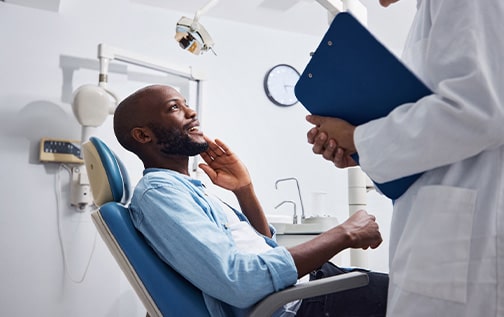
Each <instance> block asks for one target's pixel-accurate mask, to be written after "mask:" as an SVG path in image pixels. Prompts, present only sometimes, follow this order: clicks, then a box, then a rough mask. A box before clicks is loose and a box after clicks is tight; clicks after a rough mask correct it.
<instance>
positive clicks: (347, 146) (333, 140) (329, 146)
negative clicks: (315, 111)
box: [306, 115, 357, 168]
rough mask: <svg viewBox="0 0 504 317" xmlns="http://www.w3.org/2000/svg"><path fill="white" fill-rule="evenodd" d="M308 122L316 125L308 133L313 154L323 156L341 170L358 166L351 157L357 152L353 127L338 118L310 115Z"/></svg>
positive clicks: (307, 118)
mask: <svg viewBox="0 0 504 317" xmlns="http://www.w3.org/2000/svg"><path fill="white" fill-rule="evenodd" d="M306 120H307V121H308V122H310V123H313V124H315V125H316V126H315V127H313V128H311V129H310V130H309V131H308V133H307V138H308V143H309V144H313V147H312V150H313V153H315V154H321V155H322V157H323V158H324V159H326V160H328V161H331V162H333V163H334V165H336V166H337V167H339V168H345V167H350V166H356V165H357V164H356V162H355V161H354V160H353V159H352V157H351V156H350V155H351V154H353V153H355V152H356V150H355V144H354V142H353V132H354V130H355V127H354V126H353V125H351V124H349V123H348V122H346V121H344V120H341V119H338V118H331V117H321V116H314V115H308V116H307V117H306ZM338 140H340V141H338ZM338 142H340V143H338Z"/></svg>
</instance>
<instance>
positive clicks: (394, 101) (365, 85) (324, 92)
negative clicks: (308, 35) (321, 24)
mask: <svg viewBox="0 0 504 317" xmlns="http://www.w3.org/2000/svg"><path fill="white" fill-rule="evenodd" d="M294 92H295V94H296V97H297V99H298V100H299V102H301V104H302V105H303V106H304V107H305V108H306V109H307V110H308V111H309V112H310V113H312V114H317V115H322V116H331V117H338V118H341V119H343V120H345V121H348V122H350V123H351V124H353V125H360V124H363V123H366V122H368V121H371V120H373V119H377V118H381V117H384V116H386V115H388V114H389V113H390V112H391V111H392V110H393V109H394V108H396V107H397V106H400V105H402V104H404V103H409V102H416V101H417V100H419V99H421V98H422V97H425V96H427V95H430V94H432V92H431V91H430V90H429V88H428V87H427V86H425V84H423V83H422V82H421V81H420V80H419V79H418V77H416V75H415V74H413V73H412V72H411V71H410V70H409V69H408V68H407V67H406V66H405V65H404V64H403V63H402V62H401V61H400V60H399V59H398V58H397V57H396V56H394V54H392V53H391V52H390V51H389V50H388V49H387V48H386V47H385V46H383V45H382V44H381V43H380V42H379V41H378V40H377V39H376V38H375V37H374V36H373V35H372V34H371V33H370V32H369V31H368V30H367V29H366V28H365V27H364V26H363V25H362V24H360V22H359V21H358V20H357V19H356V18H355V17H354V16H352V15H351V14H350V13H346V12H342V13H339V14H338V15H336V17H335V18H334V19H333V21H332V23H331V25H330V27H329V29H328V31H327V32H326V34H325V35H324V37H323V39H322V41H321V42H320V44H319V46H318V47H317V50H316V51H315V52H314V53H313V55H312V57H311V59H310V61H309V63H308V65H307V66H306V68H305V70H304V71H303V73H302V74H301V76H300V78H299V80H298V82H297V83H296V86H295V88H294ZM353 158H354V160H355V161H356V162H357V163H358V162H359V158H358V155H354V156H353ZM421 174H422V173H419V174H415V175H411V176H407V177H403V178H400V179H397V180H394V181H390V182H386V183H376V182H374V183H375V186H377V187H378V189H379V190H380V191H381V192H382V193H383V194H384V195H385V196H387V197H389V198H391V199H397V198H399V197H400V196H401V195H402V194H403V193H404V192H405V191H406V190H407V189H408V188H409V186H410V185H411V184H413V183H414V182H415V181H416V180H417V179H418V177H420V175H421Z"/></svg>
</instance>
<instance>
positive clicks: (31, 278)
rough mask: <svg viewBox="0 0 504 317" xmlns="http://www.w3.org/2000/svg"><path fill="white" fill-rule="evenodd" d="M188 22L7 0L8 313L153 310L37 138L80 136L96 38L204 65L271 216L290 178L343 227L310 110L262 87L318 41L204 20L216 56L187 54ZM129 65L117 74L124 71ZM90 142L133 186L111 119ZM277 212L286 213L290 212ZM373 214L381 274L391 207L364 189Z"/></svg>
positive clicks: (119, 0) (2, 107)
mask: <svg viewBox="0 0 504 317" xmlns="http://www.w3.org/2000/svg"><path fill="white" fill-rule="evenodd" d="M185 14H191V13H187V12H186V13H185ZM180 16H181V13H176V12H169V11H165V10H161V9H154V8H151V7H147V6H143V5H138V4H131V3H130V2H129V1H126V0H108V1H102V0H88V1H77V0H66V1H61V4H60V10H59V13H55V12H51V11H44V10H37V9H31V8H27V7H21V6H16V5H11V4H6V3H3V2H2V3H0V28H1V29H2V32H0V43H1V49H0V70H1V73H0V87H1V88H0V145H1V147H2V150H1V151H0V157H1V162H2V165H1V167H0V175H1V177H2V182H1V183H0V193H1V199H2V200H1V201H2V208H1V210H0V254H1V260H0V280H1V281H2V283H1V284H2V285H1V286H0V315H1V316H33V315H38V316H74V317H87V316H107V317H108V316H110V317H112V316H121V317H129V316H144V315H145V312H144V310H143V307H142V305H141V304H140V303H139V301H138V300H137V298H136V296H135V294H134V293H133V291H132V290H131V289H130V287H129V285H128V283H127V281H126V280H125V279H124V277H123V275H122V273H121V272H120V270H119V268H118V266H117V265H116V263H115V262H114V260H113V259H112V257H111V256H110V254H109V253H108V250H107V249H106V247H105V245H104V244H103V243H102V241H101V239H100V238H99V237H97V236H96V231H95V229H94V226H93V224H92V223H91V221H90V218H89V210H86V211H84V212H81V213H79V212H76V211H75V209H73V208H71V207H69V205H68V191H69V189H68V173H67V172H66V170H64V169H60V167H59V166H58V165H57V164H41V163H40V162H39V161H38V147H39V141H40V139H41V138H42V137H52V138H63V139H79V138H80V127H79V125H78V124H77V122H76V120H75V119H74V118H73V115H72V112H71V107H70V104H69V103H68V100H69V96H70V93H71V91H73V90H74V89H75V88H77V87H78V86H80V85H81V84H87V83H96V81H97V76H98V71H97V70H96V67H97V60H96V48H97V44H98V43H107V44H110V45H114V46H117V47H121V48H124V49H128V50H131V51H133V52H138V53H140V54H143V55H145V56H151V57H153V58H154V59H155V60H164V61H166V62H167V63H172V64H179V65H191V66H193V67H195V68H198V69H201V70H204V71H205V73H206V74H207V80H206V81H205V88H204V109H203V110H202V113H201V117H202V122H203V127H204V130H205V132H206V133H207V134H208V135H210V136H212V137H219V138H221V139H222V140H224V141H225V142H226V143H227V144H228V145H229V146H230V147H231V148H232V149H233V150H234V151H235V152H237V153H238V154H239V155H240V157H241V158H242V160H243V161H244V162H245V163H246V164H247V165H248V167H249V170H250V173H251V174H252V176H253V180H254V182H255V187H256V190H257V192H258V195H259V197H260V198H261V200H262V202H263V205H264V207H265V209H266V211H267V212H268V213H276V212H280V211H275V210H274V208H273V207H274V206H275V205H276V204H278V203H279V202H281V201H282V200H286V199H289V200H296V201H297V193H296V190H295V189H296V187H295V184H294V183H285V184H281V186H280V188H279V189H278V190H275V188H274V182H275V180H276V179H279V178H285V177H296V178H297V179H298V180H299V182H300V186H301V190H302V195H303V200H304V204H305V207H306V209H307V213H308V214H309V213H310V211H309V206H310V204H311V202H310V198H311V195H310V194H311V192H315V191H324V192H327V193H328V204H327V209H328V212H330V213H331V214H332V215H334V216H337V217H338V218H339V219H340V220H343V219H345V218H346V216H347V206H346V204H347V189H346V171H341V170H338V169H336V168H334V167H333V166H332V165H331V164H330V163H328V162H326V161H324V160H322V159H321V158H319V157H316V156H315V155H313V154H312V153H311V148H310V146H309V145H308V144H307V143H306V132H307V130H308V129H309V125H308V124H307V123H306V122H305V120H304V116H305V115H306V114H307V112H306V111H305V109H304V108H303V107H302V106H301V105H299V104H298V105H295V106H293V107H289V108H280V107H277V106H274V105H273V104H272V103H270V102H269V101H268V99H267V97H266V96H265V94H264V92H263V86H262V85H263V77H264V74H265V73H266V72H267V70H268V69H269V68H271V67H272V66H274V65H275V64H278V63H289V64H292V65H293V66H295V67H296V68H297V69H298V70H300V71H302V69H303V68H304V66H305V65H306V63H307V61H308V59H309V52H310V51H312V50H314V49H315V48H316V46H317V44H318V41H319V38H318V37H312V36H305V35H300V34H293V33H288V32H279V31H273V30H269V29H264V28H259V27H251V26H246V25H242V24H238V23H229V22H225V21H222V20H221V21H219V20H214V19H211V18H203V19H202V20H201V22H202V23H204V25H205V27H206V28H207V30H209V31H210V33H211V34H212V36H213V37H214V40H215V42H216V43H217V44H216V45H215V50H216V52H217V54H218V55H217V56H213V55H212V54H205V55H203V56H193V55H191V54H189V53H187V52H184V51H183V50H181V49H180V48H179V47H178V46H177V44H176V43H175V41H174V40H173V31H174V26H175V22H176V21H177V20H178V19H179V18H180ZM325 22H326V21H314V23H325ZM121 67H122V66H121V65H116V69H117V70H118V71H119V72H120V71H121V70H122V69H123V68H121ZM153 78H155V77H153ZM144 84H145V82H139V81H135V80H131V78H130V79H128V77H127V76H126V75H125V74H117V73H115V74H113V75H112V76H111V79H110V88H111V89H113V90H115V91H116V92H117V93H118V94H119V95H120V96H121V97H125V96H126V94H128V93H129V92H131V91H133V90H134V89H136V88H138V87H140V86H143V85H144ZM96 133H97V135H98V136H99V137H100V138H102V139H104V140H105V141H106V142H107V143H109V144H110V145H111V146H112V148H113V149H114V150H115V151H116V152H117V153H119V154H120V156H122V158H123V159H124V160H125V162H126V164H127V165H128V168H129V170H130V173H131V176H132V179H133V180H136V179H138V178H139V177H140V175H141V172H142V166H141V164H140V162H139V161H138V159H136V157H133V156H132V155H131V154H129V153H127V152H125V151H123V150H122V149H121V148H120V146H118V144H117V142H116V141H115V138H114V136H113V132H112V127H111V118H109V119H108V120H107V122H106V123H105V124H104V125H103V126H102V127H101V128H99V129H98V130H97V132H96ZM58 179H59V181H58ZM60 194H61V199H59V200H58V199H57V197H58V195H60ZM223 196H224V198H228V199H230V200H231V201H232V199H233V198H232V197H229V195H227V194H223ZM58 201H59V203H60V208H58ZM298 209H299V208H298ZM281 210H282V211H283V212H289V210H288V207H287V206H284V207H282V209H281ZM369 210H370V211H371V212H373V213H375V214H376V216H377V218H378V221H379V223H380V225H381V227H382V232H383V236H384V239H385V242H384V243H383V245H382V246H381V247H380V248H379V249H377V250H374V251H370V252H369V258H370V268H372V269H375V270H381V271H387V247H388V244H387V240H388V239H387V238H388V228H389V222H390V212H391V206H390V202H389V201H388V200H387V199H384V198H383V197H380V196H379V195H378V194H376V193H370V194H369ZM58 224H59V225H60V226H59V228H60V230H58ZM95 243H96V245H95ZM63 251H64V252H65V255H66V261H64V257H63ZM88 261H90V262H89V263H90V264H89V269H88V270H86V265H87V263H88ZM65 262H66V267H65ZM83 277H84V279H83V281H82V282H81V283H78V282H76V281H78V280H80V279H81V278H83Z"/></svg>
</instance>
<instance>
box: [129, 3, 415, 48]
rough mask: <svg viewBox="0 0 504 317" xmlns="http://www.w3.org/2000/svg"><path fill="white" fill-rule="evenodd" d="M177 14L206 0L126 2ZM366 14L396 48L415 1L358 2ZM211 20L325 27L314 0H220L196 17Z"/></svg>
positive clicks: (312, 30) (291, 28) (315, 31)
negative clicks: (384, 5) (381, 4)
mask: <svg viewBox="0 0 504 317" xmlns="http://www.w3.org/2000/svg"><path fill="white" fill-rule="evenodd" d="M130 1H131V2H134V3H138V4H143V5H148V6H154V7H158V8H164V9H168V10H171V11H178V12H180V13H181V14H183V15H185V16H187V17H189V18H193V17H194V14H195V12H196V11H197V10H198V9H200V8H202V7H203V6H204V5H206V4H207V3H209V0H184V1H180V0H130ZM353 1H357V0H353ZM361 3H362V4H363V5H364V6H365V7H366V8H367V11H368V26H369V28H370V29H372V31H373V32H374V33H375V35H376V36H377V37H378V38H379V39H380V40H382V41H383V42H384V43H385V44H386V45H387V46H389V47H392V48H396V49H400V48H402V46H403V42H404V39H405V38H406V35H407V31H408V29H409V26H410V24H411V21H412V18H413V15H414V13H415V10H416V1H415V0H403V1H401V2H398V3H396V4H393V5H391V6H390V7H389V8H383V7H381V6H380V5H379V1H378V0H361ZM205 17H214V18H219V19H225V20H230V21H235V22H240V23H247V24H252V25H256V26H262V27H267V28H274V29H278V30H284V31H288V32H295V33H299V34H309V35H316V36H321V35H323V34H324V33H325V31H326V30H327V27H328V18H327V11H326V9H325V8H324V7H322V5H320V4H319V3H318V2H316V1H315V0H246V1H243V0H238V1H237V0H220V1H219V2H218V3H217V4H216V5H215V6H214V7H212V8H210V9H209V10H208V11H207V12H206V13H204V14H203V15H201V16H200V22H201V23H202V24H203V25H204V19H205Z"/></svg>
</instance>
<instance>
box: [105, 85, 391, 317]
mask: <svg viewBox="0 0 504 317" xmlns="http://www.w3.org/2000/svg"><path fill="white" fill-rule="evenodd" d="M114 131H115V134H116V137H117V139H118V141H119V143H121V145H122V146H123V147H124V148H126V149H127V150H129V151H131V152H133V153H135V154H136V155H137V156H138V157H139V158H140V159H141V160H142V161H143V163H144V167H145V171H144V176H143V178H142V179H141V180H140V181H139V183H138V185H137V186H136V188H135V191H134V194H133V198H132V200H131V205H130V211H131V217H132V219H133V222H134V224H135V226H136V228H137V229H138V230H139V231H140V232H142V234H143V235H144V236H145V237H146V239H147V240H148V241H149V244H150V245H151V246H152V247H153V248H154V249H155V251H156V252H157V254H158V255H159V256H160V257H161V258H162V259H163V260H164V261H165V262H167V263H168V264H169V265H170V266H172V267H173V268H174V269H175V270H176V271H178V272H179V273H180V274H182V275H183V276H184V277H185V278H186V279H187V280H189V281H190V282H191V283H193V284H194V285H195V286H196V287H197V288H199V289H201V290H202V292H203V295H204V297H205V302H206V305H207V308H208V310H209V312H210V314H211V315H212V316H229V315H235V316H240V315H244V314H245V313H246V312H247V310H248V309H249V308H250V307H251V306H252V305H253V304H255V303H256V302H257V301H259V300H260V299H262V298H263V297H265V296H267V295H268V294H270V293H273V292H276V291H279V290H281V289H284V288H286V287H288V286H291V285H293V284H295V283H296V282H297V281H298V279H300V278H302V277H307V276H308V274H309V273H310V272H315V273H314V274H313V275H312V276H311V278H320V277H324V276H328V275H333V274H339V273H342V272H345V270H342V269H340V268H337V267H336V266H334V265H329V264H327V261H328V260H329V259H330V258H332V257H333V256H334V255H335V254H337V253H338V252H340V251H342V250H344V249H346V248H363V249H366V248H368V247H371V248H376V247H378V245H379V244H380V243H381V241H382V238H381V235H380V232H379V230H378V225H377V223H376V222H375V218H374V216H372V215H369V214H367V213H366V212H365V211H359V212H357V213H355V214H354V215H353V216H352V217H350V218H349V219H348V220H347V221H345V222H344V223H342V224H341V225H339V226H336V227H334V228H332V229H330V230H328V231H327V232H325V233H322V234H321V235H319V236H317V237H316V238H314V239H313V240H311V241H308V242H306V243H303V244H301V245H298V246H295V247H291V248H289V249H287V248H285V247H282V246H278V245H277V243H276V242H275V230H274V228H273V227H271V226H270V225H269V224H268V222H267V220H266V217H265V215H264V212H263V209H262V207H261V205H260V203H259V201H258V199H257V197H256V194H255V191H254V188H253V185H252V182H251V178H250V175H249V173H248V171H247V169H246V167H245V166H244V165H243V163H242V162H241V161H240V160H239V159H238V157H237V156H236V155H235V154H234V153H233V152H232V151H231V150H230V149H229V148H228V147H227V146H226V145H225V144H224V143H223V142H221V141H220V140H215V141H214V140H211V139H209V138H208V137H206V136H204V135H203V133H202V132H201V131H200V130H199V122H198V120H197V118H196V112H195V111H194V110H193V109H190V108H189V107H188V106H187V104H186V100H185V98H184V97H183V96H182V95H181V94H180V93H179V92H178V91H177V90H175V89H174V88H172V87H169V86H161V85H153V86H148V87H145V88H143V89H140V90H139V91H137V92H135V93H134V94H132V95H131V96H129V97H127V98H126V99H125V100H124V101H123V102H121V103H120V104H119V106H118V107H117V109H116V112H115V115H114ZM198 154H199V155H201V157H202V158H203V160H204V161H205V163H206V164H204V163H202V164H200V165H199V167H200V168H201V169H202V170H203V171H204V172H205V173H206V174H207V175H208V177H209V178H210V179H211V181H212V182H213V183H214V184H216V185H218V186H220V187H222V188H224V189H227V190H230V191H232V192H233V193H234V194H235V196H236V198H237V200H238V202H239V205H240V209H241V211H238V210H235V209H234V208H232V207H230V206H229V205H227V204H225V203H224V202H222V201H220V200H219V199H218V198H216V197H213V196H212V195H210V194H209V193H207V192H206V190H205V187H204V185H203V184H202V182H201V181H199V180H197V179H193V178H191V177H190V176H189V171H188V162H189V157H190V156H194V155H198ZM369 275H370V285H369V286H367V287H362V288H358V289H354V290H350V291H346V292H341V293H335V294H331V295H327V296H321V297H318V298H314V299H308V300H304V301H302V302H301V301H299V302H296V303H292V305H291V306H290V307H288V308H287V307H286V308H284V309H283V310H281V311H279V312H278V315H279V316H282V315H283V316H292V315H296V312H297V316H311V317H314V316H319V315H320V316H328V314H331V315H335V314H336V315H338V316H345V315H349V316H350V315H351V316H384V315H385V307H386V295H387V286H388V276H387V275H386V274H380V273H372V272H370V273H369Z"/></svg>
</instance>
